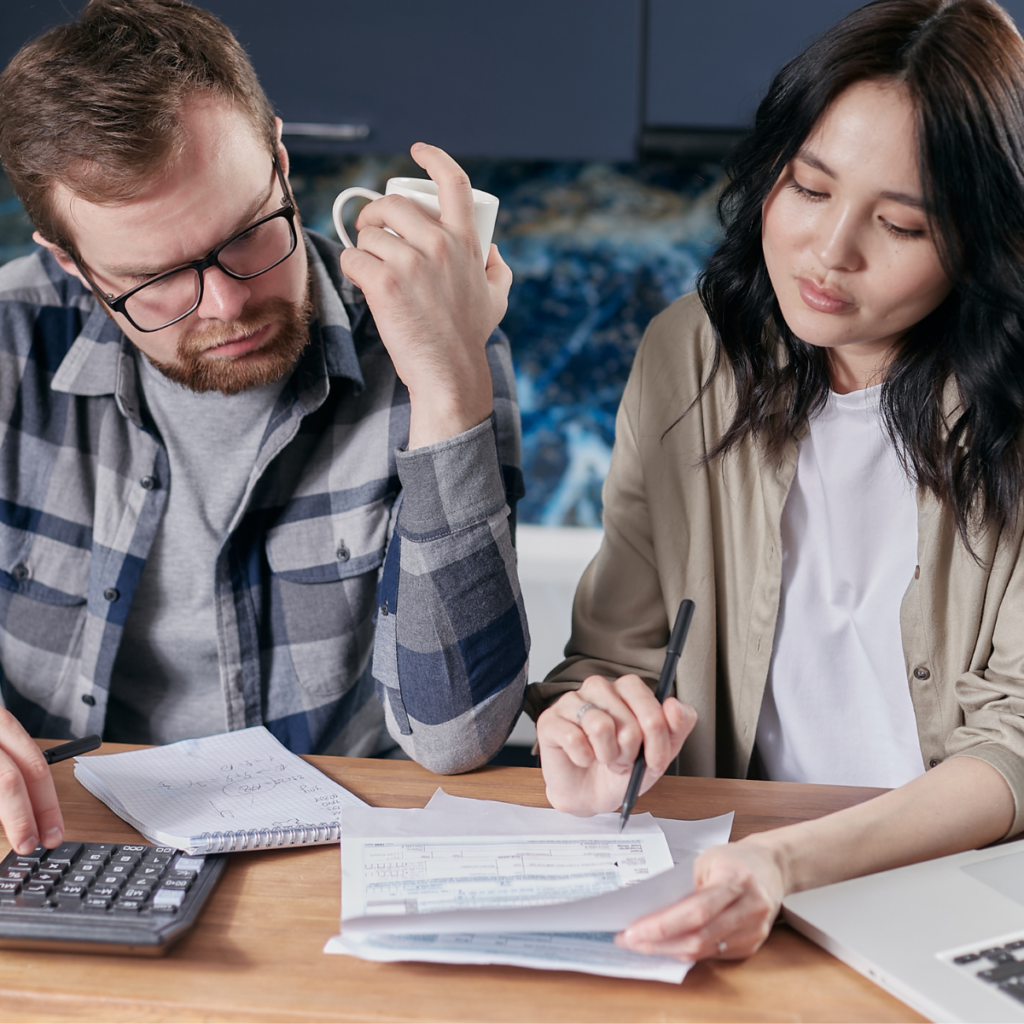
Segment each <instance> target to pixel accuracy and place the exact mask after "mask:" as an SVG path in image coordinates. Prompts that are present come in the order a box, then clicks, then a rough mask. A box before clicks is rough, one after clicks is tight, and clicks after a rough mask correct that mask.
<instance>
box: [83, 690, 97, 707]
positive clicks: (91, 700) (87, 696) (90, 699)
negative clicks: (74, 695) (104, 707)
mask: <svg viewBox="0 0 1024 1024" xmlns="http://www.w3.org/2000/svg"><path fill="white" fill-rule="evenodd" d="M82 703H83V704H88V705H89V707H93V706H94V705H95V704H96V698H95V697H94V696H93V695H92V694H91V693H83V694H82Z"/></svg>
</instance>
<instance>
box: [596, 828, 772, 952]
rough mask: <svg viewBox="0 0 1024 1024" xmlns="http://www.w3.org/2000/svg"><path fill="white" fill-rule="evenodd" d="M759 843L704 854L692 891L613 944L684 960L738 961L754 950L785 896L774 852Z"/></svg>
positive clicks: (754, 838) (751, 840)
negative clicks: (716, 959) (711, 958)
mask: <svg viewBox="0 0 1024 1024" xmlns="http://www.w3.org/2000/svg"><path fill="white" fill-rule="evenodd" d="M762 839H763V837H761V836H749V837H747V838H746V839H743V840H740V842H738V843H729V844H728V845H727V846H712V847H711V848H710V849H708V850H705V851H704V852H703V853H702V854H701V855H700V856H699V857H698V858H697V860H696V861H695V862H694V865H693V884H694V891H693V892H692V893H691V894H690V895H689V896H687V897H686V898H685V899H681V900H679V902H678V903H673V904H672V905H671V906H670V907H666V908H665V909H664V910H659V911H658V912H657V913H654V914H648V915H647V917H642V918H640V919H639V920H638V921H634V922H633V924H631V925H630V926H629V927H628V928H627V929H626V930H625V931H624V932H620V933H619V934H618V935H617V936H616V937H615V943H616V945H618V946H621V947H622V948H623V949H631V950H634V951H635V952H637V953H649V954H659V955H661V956H671V957H676V958H677V959H679V960H684V961H692V960H704V959H706V958H708V957H718V958H720V959H726V960H742V959H743V958H744V957H748V956H750V955H751V954H752V953H754V952H756V951H757V950H758V949H759V948H760V946H761V944H762V943H763V942H764V940H765V939H766V938H768V933H769V932H770V931H771V927H772V923H773V922H774V921H775V918H776V916H777V914H778V912H779V907H780V906H781V905H782V898H783V896H785V894H786V888H785V874H784V870H783V866H782V864H781V862H780V859H779V855H778V852H777V850H775V849H774V848H773V847H772V846H771V845H770V844H768V843H766V842H764V841H760V840H762Z"/></svg>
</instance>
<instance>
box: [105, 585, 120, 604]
mask: <svg viewBox="0 0 1024 1024" xmlns="http://www.w3.org/2000/svg"><path fill="white" fill-rule="evenodd" d="M103 596H104V597H105V598H106V599H107V600H108V601H111V602H113V601H116V600H117V599H118V598H119V597H120V596H121V591H120V590H118V589H117V587H107V589H106V590H104V591H103Z"/></svg>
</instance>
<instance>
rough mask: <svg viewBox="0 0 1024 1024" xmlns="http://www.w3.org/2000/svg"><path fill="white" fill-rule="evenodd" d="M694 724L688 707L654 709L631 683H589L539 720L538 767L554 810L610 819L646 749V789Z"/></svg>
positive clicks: (670, 703)
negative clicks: (606, 816)
mask: <svg viewBox="0 0 1024 1024" xmlns="http://www.w3.org/2000/svg"><path fill="white" fill-rule="evenodd" d="M696 724H697V713H696V711H694V710H693V708H692V707H690V706H689V705H688V704H682V703H680V701H678V700H677V699H676V698H675V697H669V698H668V699H667V700H666V701H665V703H664V704H659V703H658V701H657V699H656V698H655V696H654V694H653V693H652V692H651V688H650V687H649V686H648V685H647V684H646V683H645V682H644V681H643V680H642V679H641V678H640V677H639V676H637V675H627V676H622V677H621V678H620V679H616V680H614V681H613V680H610V679H605V678H604V677H603V676H590V678H589V679H586V680H584V682H583V685H582V686H580V688H579V689H578V690H573V691H572V692H571V693H566V694H564V695H563V696H562V697H561V698H559V700H558V701H557V702H556V703H554V704H553V705H552V706H551V707H550V708H548V709H547V711H545V712H544V713H543V714H542V715H541V716H540V718H538V720H537V742H538V746H539V748H540V760H541V767H542V769H543V771H544V782H545V784H546V786H547V797H548V800H549V801H550V803H551V806H552V807H556V808H558V810H560V811H567V812H568V813H570V814H579V815H587V814H599V813H601V812H606V811H614V810H615V809H616V808H617V807H618V806H619V805H620V804H621V803H622V799H623V797H624V796H625V793H626V786H627V785H628V783H629V776H630V773H631V771H632V769H633V762H634V761H635V760H636V756H637V753H638V752H639V750H640V744H641V743H643V745H644V755H645V758H646V761H647V771H646V772H645V773H644V780H643V783H642V784H641V787H640V792H641V793H643V792H644V791H646V790H648V789H650V787H651V786H653V785H654V783H655V782H656V781H657V780H658V779H659V778H660V777H661V776H662V774H663V773H664V771H665V769H666V768H667V767H668V766H669V764H670V763H671V762H672V759H673V758H674V757H675V756H676V755H677V754H678V753H679V751H680V749H681V747H682V745H683V741H684V740H685V739H686V737H687V736H689V734H690V732H691V731H692V729H693V727H694V725H696Z"/></svg>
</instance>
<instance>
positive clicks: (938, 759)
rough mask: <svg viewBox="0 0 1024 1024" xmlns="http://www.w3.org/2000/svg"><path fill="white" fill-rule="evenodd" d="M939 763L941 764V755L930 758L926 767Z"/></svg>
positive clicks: (932, 766)
mask: <svg viewBox="0 0 1024 1024" xmlns="http://www.w3.org/2000/svg"><path fill="white" fill-rule="evenodd" d="M939 764H942V758H941V757H933V758H932V759H931V760H930V761H929V762H928V767H929V768H934V767H935V766H936V765H939Z"/></svg>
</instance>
